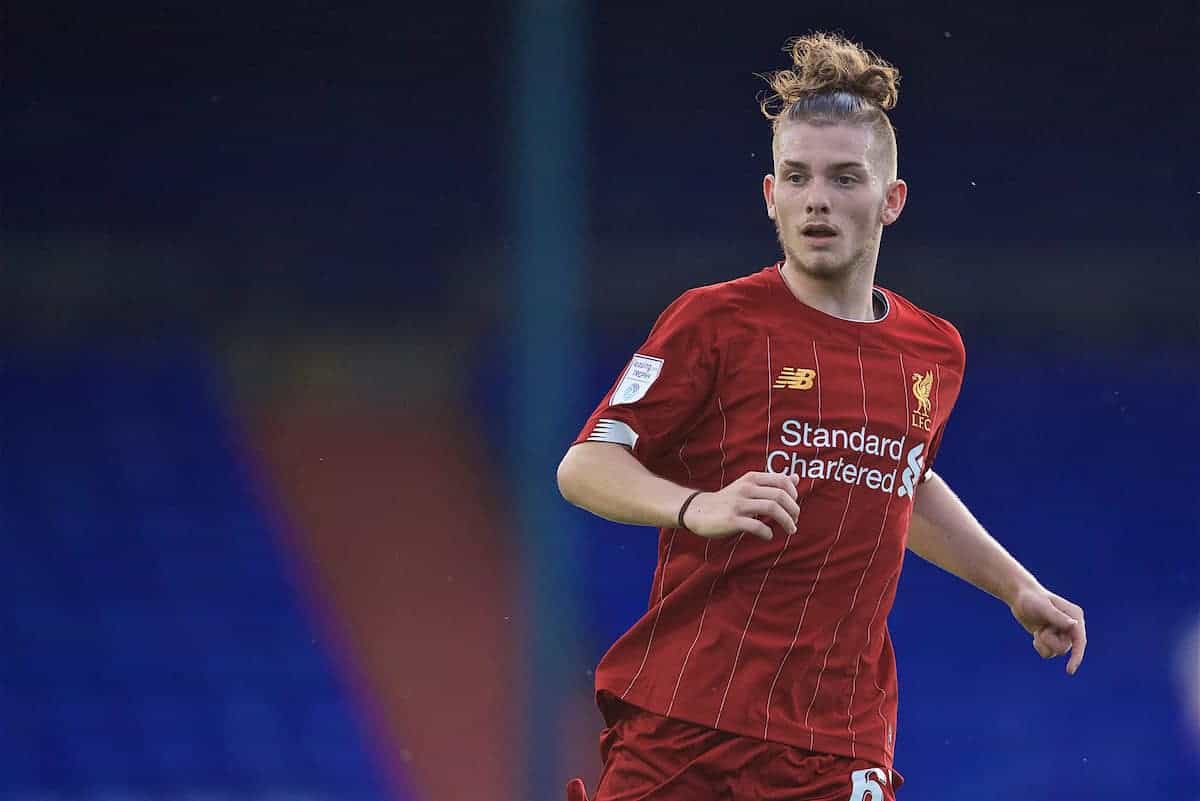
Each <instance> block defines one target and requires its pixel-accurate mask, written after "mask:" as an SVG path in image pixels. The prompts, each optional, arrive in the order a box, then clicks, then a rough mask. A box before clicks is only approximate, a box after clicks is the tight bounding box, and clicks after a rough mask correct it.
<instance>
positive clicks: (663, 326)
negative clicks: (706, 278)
mask: <svg viewBox="0 0 1200 801" xmlns="http://www.w3.org/2000/svg"><path fill="white" fill-rule="evenodd" d="M709 305H711V304H708V303H707V302H706V299H705V297H704V295H703V293H702V291H700V290H694V289H693V290H690V291H688V292H685V293H684V294H683V295H681V296H680V297H679V298H678V299H677V300H676V301H675V302H674V303H672V304H671V305H670V306H668V307H667V309H666V311H664V312H663V313H662V314H661V315H660V316H659V318H658V321H657V322H656V323H655V324H654V328H653V329H651V331H650V335H649V336H648V337H647V338H646V341H645V342H643V343H642V345H641V347H639V348H638V350H637V353H635V354H634V355H633V358H631V359H630V360H629V363H628V364H627V365H626V366H625V369H624V370H622V371H621V374H620V375H619V376H618V377H617V380H616V383H614V384H613V386H612V388H611V389H610V390H609V391H608V393H607V394H606V395H605V396H604V398H603V400H601V401H600V404H599V405H598V406H597V407H596V409H595V411H593V412H592V415H591V417H589V418H588V421H587V423H586V424H585V425H584V427H583V429H582V430H581V431H580V432H579V436H578V437H576V438H575V444H578V443H581V442H614V443H618V444H621V445H625V446H628V447H629V448H630V449H631V450H632V451H633V453H634V455H635V456H637V457H638V458H639V459H640V460H641V461H643V462H645V461H649V460H652V459H654V458H656V457H658V456H660V455H662V454H664V453H667V452H668V451H670V450H671V449H672V448H676V447H678V444H679V443H680V442H681V441H682V438H683V437H684V436H686V433H687V432H688V431H689V430H690V429H691V428H692V427H693V426H694V425H695V423H696V421H697V420H698V418H699V415H700V414H701V413H702V411H703V409H704V408H705V405H706V404H707V402H708V400H709V397H710V396H711V394H712V392H713V388H714V386H715V383H716V378H717V366H718V361H719V360H718V357H717V352H716V335H715V327H714V325H713V321H712V314H711V310H710V309H708V308H707V306H709Z"/></svg>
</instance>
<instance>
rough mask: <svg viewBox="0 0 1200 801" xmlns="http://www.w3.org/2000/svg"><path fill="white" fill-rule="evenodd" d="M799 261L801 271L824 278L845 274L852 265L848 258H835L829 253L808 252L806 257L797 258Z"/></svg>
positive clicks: (814, 276)
mask: <svg viewBox="0 0 1200 801" xmlns="http://www.w3.org/2000/svg"><path fill="white" fill-rule="evenodd" d="M797 262H798V264H799V266H800V269H801V271H803V272H804V273H806V274H807V275H810V276H812V277H813V278H819V279H822V280H827V279H831V278H838V277H839V276H842V275H845V274H846V273H847V272H849V271H850V266H851V265H850V263H849V262H847V261H846V260H844V259H839V258H835V257H834V256H833V254H829V253H806V254H804V258H801V259H797Z"/></svg>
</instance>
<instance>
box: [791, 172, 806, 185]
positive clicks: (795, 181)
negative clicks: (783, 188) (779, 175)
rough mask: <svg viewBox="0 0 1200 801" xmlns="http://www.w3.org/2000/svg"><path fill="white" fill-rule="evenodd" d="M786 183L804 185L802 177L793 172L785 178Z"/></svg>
mask: <svg viewBox="0 0 1200 801" xmlns="http://www.w3.org/2000/svg"><path fill="white" fill-rule="evenodd" d="M787 181H788V183H793V184H802V183H804V176H803V175H801V174H800V173H798V172H794V173H792V174H791V175H789V176H788V177H787Z"/></svg>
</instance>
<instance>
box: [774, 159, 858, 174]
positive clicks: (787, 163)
mask: <svg viewBox="0 0 1200 801" xmlns="http://www.w3.org/2000/svg"><path fill="white" fill-rule="evenodd" d="M779 166H781V167H786V168H788V169H793V170H805V171H808V170H809V169H811V168H810V167H809V166H808V164H806V163H805V162H803V161H796V160H795V159H784V160H783V161H781V162H779ZM866 169H867V165H866V164H863V163H862V162H861V161H839V162H838V163H837V164H831V165H830V166H829V170H830V171H831V172H838V171H840V170H864V171H865V170H866Z"/></svg>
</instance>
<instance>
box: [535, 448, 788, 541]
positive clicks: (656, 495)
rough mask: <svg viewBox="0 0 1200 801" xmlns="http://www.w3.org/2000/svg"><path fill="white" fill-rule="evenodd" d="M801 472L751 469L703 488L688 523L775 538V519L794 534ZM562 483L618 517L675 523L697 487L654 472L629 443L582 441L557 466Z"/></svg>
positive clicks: (570, 497) (592, 507)
mask: <svg viewBox="0 0 1200 801" xmlns="http://www.w3.org/2000/svg"><path fill="white" fill-rule="evenodd" d="M797 482H798V479H797V478H796V477H788V476H783V475H776V474H774V473H762V472H751V473H746V475H744V476H742V477H741V478H739V479H737V480H736V481H734V482H733V483H731V484H729V485H728V486H727V487H725V488H723V489H721V490H720V491H718V492H701V493H700V494H698V495H696V497H695V498H692V499H691V503H689V504H688V505H687V509H686V510H685V512H684V515H683V517H684V520H683V522H684V527H685V528H687V529H688V530H689V531H691V532H692V533H694V534H698V535H700V536H701V537H725V536H729V535H732V534H737V533H739V532H742V531H744V532H746V533H748V534H752V535H754V536H756V537H761V538H762V539H764V540H769V539H771V538H772V532H771V527H770V526H769V525H768V524H767V523H766V522H764V521H770V522H772V523H774V524H776V525H778V526H779V527H780V529H782V530H783V531H786V532H788V533H789V534H790V533H792V532H794V531H795V530H796V518H797V517H798V516H799V514H800V507H799V506H798V505H797V503H796V496H797V491H796V485H797ZM558 488H559V491H560V492H561V493H562V496H563V497H564V498H565V499H566V500H567V501H569V502H570V503H572V504H574V505H576V506H579V507H582V508H584V509H587V510H588V511H589V512H592V513H593V514H596V515H599V516H600V517H603V518H605V519H607V520H612V521H615V522H617V523H631V524H634V525H641V526H656V527H659V528H671V527H673V526H677V525H678V524H679V516H680V514H679V511H680V509H681V508H682V507H683V505H684V502H685V501H687V500H688V498H689V497H691V496H692V495H693V494H695V493H696V490H694V489H690V488H688V487H682V486H680V485H678V484H676V483H674V482H673V481H668V480H666V479H665V478H662V477H660V476H657V475H655V474H654V473H652V472H650V471H649V470H647V469H646V467H645V466H644V465H642V463H641V462H639V461H638V459H637V457H635V456H634V455H633V454H632V453H630V451H629V449H627V448H625V447H623V446H621V445H615V444H611V443H604V442H582V443H580V444H578V445H575V446H573V447H572V448H571V449H570V450H568V451H567V455H566V456H565V457H563V460H562V463H561V464H559V466H558Z"/></svg>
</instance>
